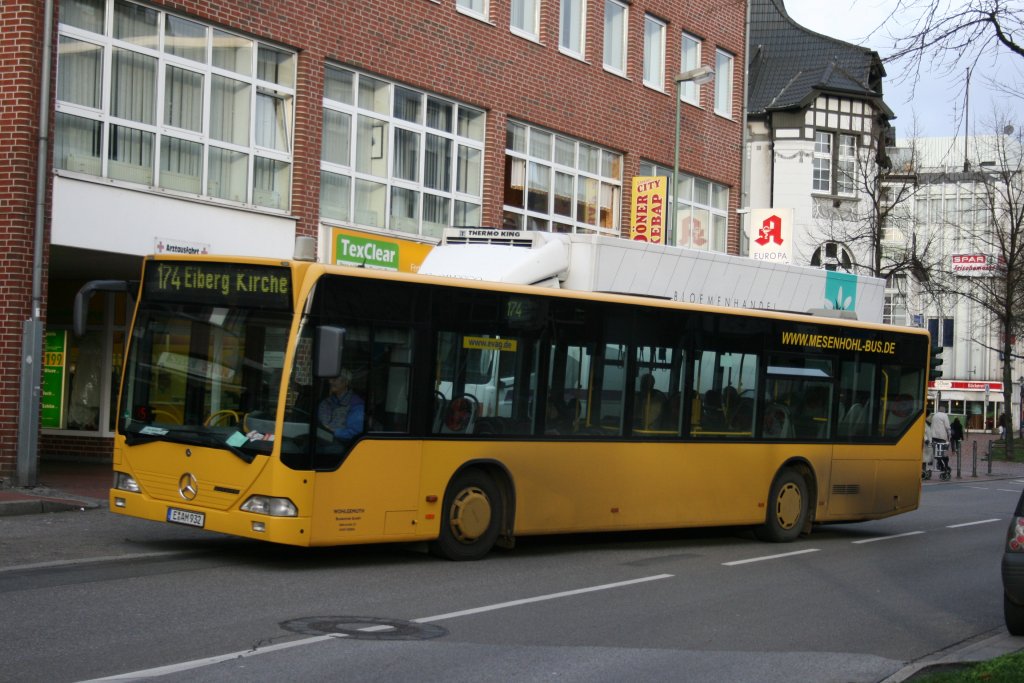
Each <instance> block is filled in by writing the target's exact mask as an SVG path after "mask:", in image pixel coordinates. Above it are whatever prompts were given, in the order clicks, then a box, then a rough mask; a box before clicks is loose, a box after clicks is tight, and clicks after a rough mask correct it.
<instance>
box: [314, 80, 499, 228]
mask: <svg viewBox="0 0 1024 683" xmlns="http://www.w3.org/2000/svg"><path fill="white" fill-rule="evenodd" d="M484 123H485V120H484V113H483V112H482V111H480V110H478V109H474V108H472V107H467V106H465V105H462V104H459V103H457V102H453V101H451V100H446V99H442V98H440V97H436V96H434V95H430V94H428V93H424V92H421V91H419V90H413V89H411V88H406V87H404V86H400V85H396V84H393V83H390V82H388V81H385V80H382V79H379V78H376V77H373V76H369V75H366V74H362V73H358V72H356V71H352V70H350V69H343V68H340V67H334V66H328V67H327V69H326V71H325V75H324V98H323V133H322V135H323V138H322V145H321V159H320V215H321V216H322V217H323V218H324V219H327V220H333V221H338V222H343V223H354V224H356V225H362V226H367V227H371V228H388V229H390V230H397V231H400V232H406V233H411V234H414V235H424V236H429V237H440V236H441V232H442V230H443V229H444V228H446V227H450V226H452V225H480V220H481V209H480V207H481V203H482V196H483V195H482V185H483V154H484Z"/></svg>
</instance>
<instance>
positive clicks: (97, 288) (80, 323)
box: [71, 280, 139, 338]
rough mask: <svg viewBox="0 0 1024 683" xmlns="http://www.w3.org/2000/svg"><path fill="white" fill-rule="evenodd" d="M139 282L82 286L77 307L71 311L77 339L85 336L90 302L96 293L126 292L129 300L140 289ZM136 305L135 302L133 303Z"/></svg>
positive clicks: (123, 281) (98, 282) (103, 281)
mask: <svg viewBox="0 0 1024 683" xmlns="http://www.w3.org/2000/svg"><path fill="white" fill-rule="evenodd" d="M138 285H139V283H138V282H128V281H126V280H92V281H90V282H86V283H85V284H84V285H82V288H81V289H79V290H78V293H77V294H75V305H74V308H73V309H72V311H71V316H72V320H71V323H72V324H71V329H72V331H73V332H74V333H75V336H76V337H79V338H80V337H82V336H83V335H84V334H85V325H86V316H87V315H88V313H89V300H90V299H92V295H93V294H94V293H96V292H124V293H126V294H127V295H128V296H129V298H130V297H131V295H132V292H133V291H135V289H137V288H138ZM132 304H133V305H134V302H132Z"/></svg>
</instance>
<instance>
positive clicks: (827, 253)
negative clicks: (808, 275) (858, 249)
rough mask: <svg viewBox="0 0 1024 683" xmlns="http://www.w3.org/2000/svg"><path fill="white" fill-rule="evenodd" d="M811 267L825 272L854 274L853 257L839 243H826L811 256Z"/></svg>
mask: <svg viewBox="0 0 1024 683" xmlns="http://www.w3.org/2000/svg"><path fill="white" fill-rule="evenodd" d="M811 265H812V266H814V267H816V268H824V269H825V270H839V271H843V272H844V273H852V272H853V255H852V254H850V251H849V250H848V249H847V248H846V247H844V246H843V245H841V244H839V243H838V242H825V243H824V244H823V245H821V246H820V247H818V248H817V249H815V250H814V253H813V254H811Z"/></svg>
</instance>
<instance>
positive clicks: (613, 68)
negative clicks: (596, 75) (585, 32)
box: [602, 0, 629, 76]
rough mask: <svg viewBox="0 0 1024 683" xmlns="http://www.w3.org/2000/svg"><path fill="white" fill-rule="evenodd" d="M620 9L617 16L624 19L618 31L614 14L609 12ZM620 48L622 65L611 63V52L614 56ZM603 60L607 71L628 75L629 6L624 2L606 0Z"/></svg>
mask: <svg viewBox="0 0 1024 683" xmlns="http://www.w3.org/2000/svg"><path fill="white" fill-rule="evenodd" d="M613 7H614V8H618V14H616V15H615V16H619V17H622V26H621V27H620V30H618V31H616V30H615V27H614V25H613V23H612V18H613V13H612V12H611V11H609V10H610V9H611V8H613ZM615 48H618V52H619V53H620V55H621V57H622V59H621V63H619V64H615V63H612V62H609V61H608V60H609V52H612V53H613V54H612V55H611V56H614V50H615ZM602 54H603V56H602V60H603V62H604V69H605V71H610V72H612V73H614V74H618V75H619V76H625V75H626V64H627V60H628V58H629V5H628V4H626V3H625V2H622V0H605V3H604V48H603V50H602Z"/></svg>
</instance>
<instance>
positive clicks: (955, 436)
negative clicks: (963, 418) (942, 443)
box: [949, 417, 964, 454]
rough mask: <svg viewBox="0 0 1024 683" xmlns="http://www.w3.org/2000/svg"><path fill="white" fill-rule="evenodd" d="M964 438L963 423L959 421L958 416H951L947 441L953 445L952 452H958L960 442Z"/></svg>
mask: <svg viewBox="0 0 1024 683" xmlns="http://www.w3.org/2000/svg"><path fill="white" fill-rule="evenodd" d="M963 440H964V425H963V423H962V422H960V418H959V417H955V418H953V422H952V424H950V425H949V442H950V443H951V444H952V445H953V452H954V453H957V454H959V453H960V444H961V442H963Z"/></svg>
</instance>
